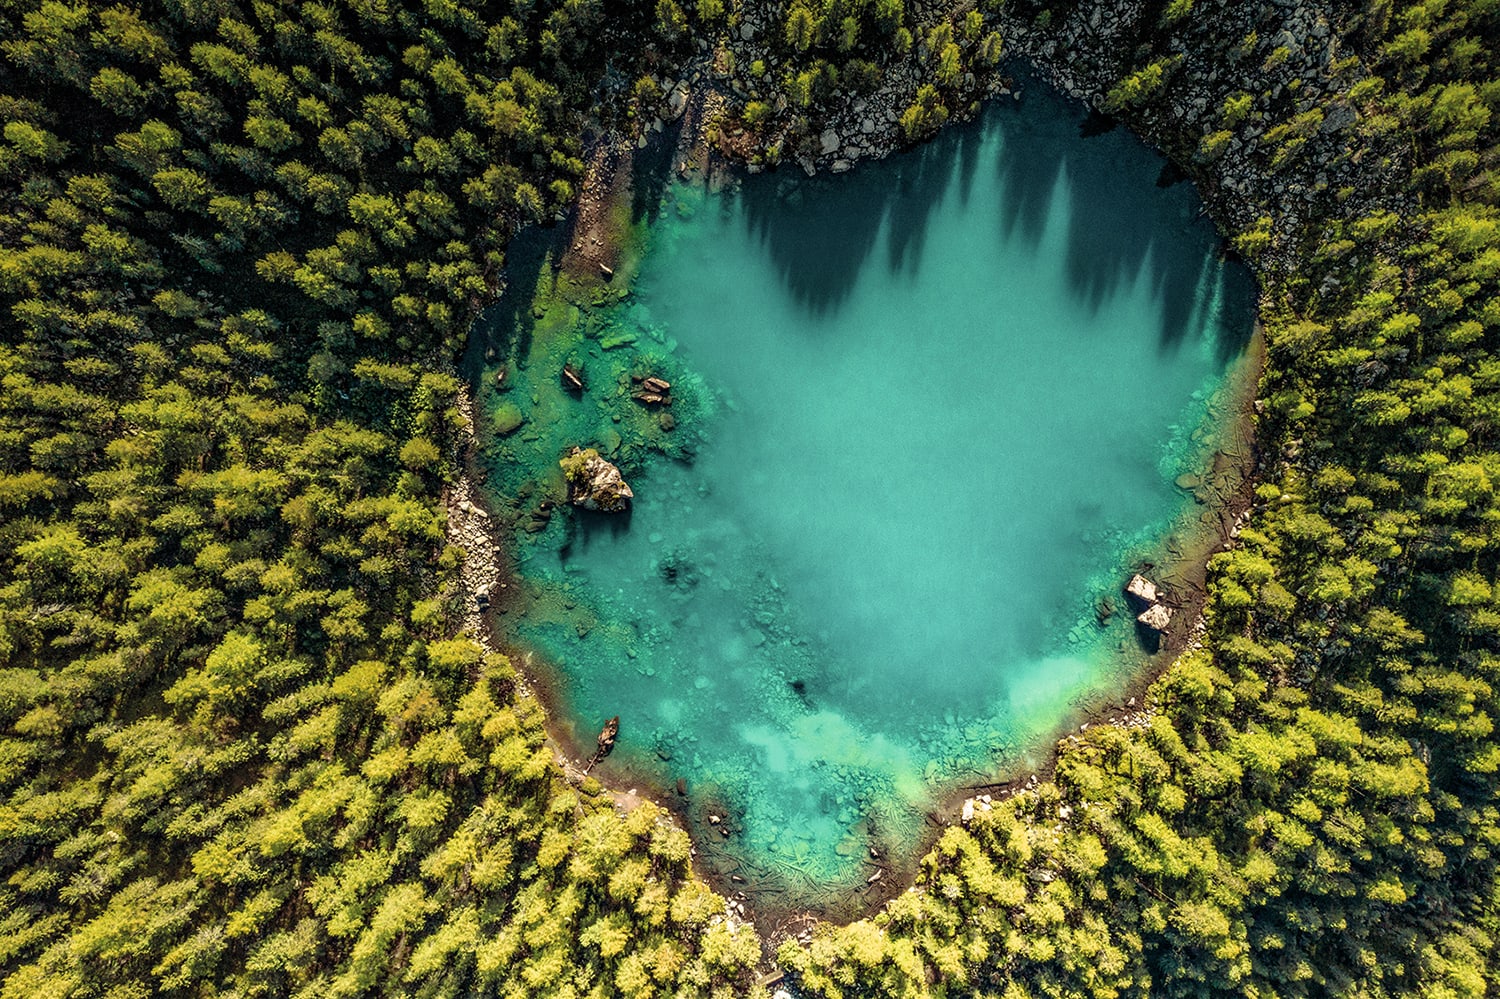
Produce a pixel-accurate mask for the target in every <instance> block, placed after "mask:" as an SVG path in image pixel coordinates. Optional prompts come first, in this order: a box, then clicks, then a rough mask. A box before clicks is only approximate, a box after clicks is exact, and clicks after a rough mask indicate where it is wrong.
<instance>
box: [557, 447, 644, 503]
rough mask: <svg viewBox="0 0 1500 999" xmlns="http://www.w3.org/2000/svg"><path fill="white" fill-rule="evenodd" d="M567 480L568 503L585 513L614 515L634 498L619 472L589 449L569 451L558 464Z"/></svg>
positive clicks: (596, 452) (597, 453)
mask: <svg viewBox="0 0 1500 999" xmlns="http://www.w3.org/2000/svg"><path fill="white" fill-rule="evenodd" d="M558 464H560V465H561V466H562V469H563V475H564V477H565V478H566V479H567V481H568V502H570V503H572V504H573V505H574V506H578V507H582V508H583V509H585V510H602V511H605V512H608V513H614V512H618V511H620V510H624V509H626V508H628V507H629V506H630V500H631V498H632V497H634V496H635V493H633V492H631V490H630V486H629V485H627V484H626V482H625V479H624V477H623V476H621V475H620V470H619V469H618V468H616V467H615V466H614V465H612V464H611V463H610V462H608V461H605V460H604V459H603V458H601V457H599V452H598V451H595V450H594V449H593V448H589V449H588V450H582V449H579V448H576V447H575V448H572V449H570V450H569V451H568V454H567V456H566V457H565V458H563V459H562V460H561V461H560V462H558Z"/></svg>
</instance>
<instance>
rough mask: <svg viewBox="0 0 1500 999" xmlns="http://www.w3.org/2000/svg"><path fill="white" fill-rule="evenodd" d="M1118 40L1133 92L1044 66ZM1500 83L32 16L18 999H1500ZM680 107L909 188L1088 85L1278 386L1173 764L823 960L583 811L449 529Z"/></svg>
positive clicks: (1240, 36) (24, 11) (0, 778)
mask: <svg viewBox="0 0 1500 999" xmlns="http://www.w3.org/2000/svg"><path fill="white" fill-rule="evenodd" d="M1104 7H1108V8H1109V9H1110V11H1112V12H1113V13H1112V14H1111V17H1112V18H1113V21H1112V22H1111V23H1112V24H1113V28H1112V29H1111V30H1114V31H1115V32H1116V35H1114V36H1111V37H1112V40H1113V41H1114V42H1120V41H1121V40H1122V39H1123V40H1124V41H1128V44H1112V45H1110V46H1109V47H1108V51H1107V54H1106V55H1101V54H1100V50H1099V49H1097V47H1090V46H1089V45H1085V44H1067V43H1066V41H1067V40H1068V39H1072V38H1075V37H1080V32H1082V33H1084V34H1087V32H1088V30H1091V29H1090V26H1091V25H1093V26H1095V27H1097V22H1098V15H1099V13H1100V10H1101V9H1102V8H1104ZM1308 11H1312V12H1313V13H1314V14H1315V15H1316V18H1317V22H1316V23H1317V24H1319V25H1322V30H1323V32H1324V34H1323V35H1320V36H1318V40H1319V41H1318V44H1314V41H1315V39H1314V38H1311V37H1298V36H1297V35H1296V34H1295V33H1293V32H1291V31H1289V30H1287V29H1285V28H1284V27H1283V25H1284V24H1285V23H1288V22H1289V21H1290V20H1292V19H1293V18H1294V17H1296V18H1300V20H1298V21H1297V23H1299V24H1301V23H1303V21H1305V20H1306V18H1305V16H1304V15H1306V14H1307V12H1308ZM750 21H753V22H754V23H756V24H760V25H766V24H770V25H772V26H773V27H774V30H772V31H770V32H769V33H767V34H766V35H765V36H764V43H763V44H764V46H765V51H766V53H767V55H766V59H767V61H766V62H764V63H762V64H760V65H758V66H755V65H752V66H743V67H737V66H735V65H733V60H732V59H725V58H721V57H720V56H721V55H722V54H723V53H724V52H725V51H726V49H725V46H724V41H725V39H727V38H731V37H733V36H734V35H735V34H736V33H738V31H739V28H740V27H741V25H742V24H745V23H748V22H750ZM1247 25H1248V26H1249V27H1246V30H1243V31H1241V30H1239V28H1240V27H1244V26H1247ZM1231 26H1233V27H1234V29H1235V30H1233V31H1231V30H1230V28H1231ZM1497 38H1500V3H1496V2H1494V0H1428V2H1425V3H1407V4H1399V5H1398V4H1394V3H1392V2H1388V0H1367V2H1343V0H1322V2H1320V3H1317V4H1315V5H1313V6H1311V7H1309V8H1301V7H1296V6H1295V4H1281V3H1275V2H1271V0H1253V2H1250V3H1245V4H1237V3H1230V2H1229V0H1167V2H1164V3H1163V2H1157V0H1146V2H1141V3H1135V4H1127V5H1124V6H1121V7H1119V8H1116V7H1115V5H1104V4H1090V3H1087V2H1084V0H1078V2H1069V0H1060V2H1056V3H1050V4H1049V3H1044V2H1040V0H1003V2H997V0H984V2H983V3H981V4H979V5H978V6H974V5H969V4H955V5H952V6H945V5H932V6H927V5H923V6H920V7H919V6H917V5H912V6H910V7H907V6H904V5H903V3H902V2H901V0H873V2H871V0H791V2H790V3H788V4H780V3H771V2H769V0H741V2H735V0H729V2H727V3H726V2H724V0H693V2H684V3H679V2H678V0H657V2H656V3H654V4H653V3H649V2H644V0H616V2H614V3H611V4H608V5H606V4H604V3H601V2H599V0H561V2H554V0H509V2H503V3H496V4H491V5H483V6H480V5H469V4H466V3H464V2H462V0H421V2H417V0H350V2H339V0H309V2H304V3H300V4H293V3H288V2H284V0H163V2H154V0H146V2H123V3H111V2H107V0H77V2H72V3H69V2H64V0H6V3H5V9H4V14H3V18H0V51H3V59H0V82H3V87H0V93H3V96H0V119H3V143H0V172H3V175H4V184H3V187H0V206H3V207H0V211H3V217H0V234H3V236H0V308H3V311H4V319H3V320H0V788H3V791H0V874H3V879H0V999H41V997H48V999H67V997H80V999H83V997H102V999H103V997H107V999H137V997H140V999H144V997H147V996H156V995H166V996H175V995H180V996H194V997H208V996H224V997H251V996H302V997H322V996H365V995H388V996H409V997H418V996H421V997H437V996H450V997H458V996H470V995H484V996H492V995H493V996H502V997H506V999H512V997H514V999H520V997H530V996H543V995H545V996H559V997H570V996H571V997H585V996H589V997H605V996H615V995H621V996H627V997H631V999H649V997H656V996H661V997H668V996H682V997H687V996H709V995H712V996H729V995H750V996H764V995H766V994H768V992H769V989H768V988H767V986H766V985H763V984H761V981H762V973H763V972H764V971H765V970H766V969H767V968H768V967H769V964H768V956H767V954H766V953H765V949H766V948H767V947H768V946H774V954H772V955H770V957H773V958H774V960H775V962H776V963H777V964H778V965H779V967H780V968H781V969H784V971H785V972H786V973H787V976H788V978H787V981H788V982H789V983H791V984H792V985H794V986H795V987H796V988H797V989H798V991H799V993H800V994H803V995H809V996H827V997H842V996H858V995H892V996H913V997H915V996H986V997H996V999H1000V997H1003V999H1026V997H1044V996H1046V997H1065V996H1066V997H1074V996H1077V997H1083V996H1090V997H1094V996H1104V997H1111V996H1148V995H1149V996H1153V997H1156V996H1208V995H1220V994H1224V993H1231V992H1232V993H1237V994H1243V995H1247V996H1253V997H1259V999H1272V997H1288V999H1290V997H1298V996H1326V995H1349V996H1361V997H1381V996H1398V995H1400V996H1405V995H1421V996H1430V997H1433V999H1450V997H1451V999H1460V997H1464V999H1479V997H1483V996H1486V995H1489V994H1491V993H1492V992H1493V991H1494V989H1495V988H1496V987H1497V985H1500V949H1497V948H1500V936H1497V935H1500V898H1497V865H1496V857H1495V852H1496V850H1497V849H1500V810H1497V800H1496V799H1497V791H1500V785H1497V772H1500V745H1497V743H1496V741H1495V738H1494V733H1493V719H1494V717H1495V715H1496V712H1497V709H1500V705H1497V703H1496V701H1497V692H1496V685H1497V683H1500V587H1497V559H1500V450H1497V447H1500V440H1497V437H1500V359H1497V358H1496V357H1495V356H1493V354H1492V350H1493V348H1494V346H1495V345H1496V344H1497V342H1500V175H1497V173H1496V170H1497V167H1500V147H1497V143H1496V137H1497V129H1500V122H1497V112H1500V73H1497V70H1496V67H1495V66H1494V65H1493V59H1494V56H1493V54H1492V52H1493V50H1494V49H1495V40H1496V39H1497ZM1059 39H1062V40H1064V42H1065V43H1064V44H1059ZM1017 53H1020V54H1017ZM704 59H709V60H711V61H712V65H713V67H714V69H715V72H716V73H717V78H718V79H720V80H722V81H733V82H734V83H735V84H738V83H739V82H740V80H741V79H742V78H744V79H748V80H750V83H749V84H748V85H745V86H739V85H736V86H729V85H728V83H727V82H726V84H725V86H724V87H723V90H724V95H725V101H726V105H727V108H728V110H727V111H726V113H725V115H724V117H723V118H722V119H721V120H719V121H718V122H716V123H715V128H716V129H717V130H718V131H719V134H720V135H721V137H722V144H723V146H724V149H725V152H726V154H729V155H735V156H745V157H746V158H748V159H749V160H750V161H751V162H752V163H753V164H754V165H756V166H757V167H759V166H763V165H764V166H774V165H775V164H776V163H778V162H780V161H781V160H783V159H789V158H792V157H795V156H797V155H798V154H799V153H800V152H802V151H804V150H806V149H807V148H809V147H811V146H814V145H816V142H817V136H818V133H819V131H820V125H821V124H822V123H823V121H824V120H825V118H826V117H827V116H828V115H830V114H832V113H834V111H835V110H836V109H837V108H838V107H839V106H840V105H841V102H848V101H850V100H852V99H856V98H858V97H859V96H861V95H868V94H870V93H873V92H875V91H876V90H878V89H879V88H881V87H884V86H886V85H888V84H891V83H893V81H894V82H900V81H907V83H909V90H910V96H909V100H908V101H907V102H906V106H905V110H904V111H903V113H902V114H901V116H900V128H901V131H902V133H903V137H904V140H905V141H909V142H916V141H920V140H921V139H923V138H925V137H927V136H929V135H931V134H932V133H933V132H934V131H935V130H936V129H938V128H940V127H941V126H942V125H943V124H945V123H946V122H948V121H950V120H956V119H961V118H963V117H966V116H968V115H970V114H972V113H973V110H974V107H975V102H976V101H978V100H979V99H980V98H981V96H982V95H983V93H984V86H985V83H986V81H987V80H988V79H990V78H992V76H993V74H996V73H1003V72H1005V71H1006V67H1007V62H1006V60H1007V59H1018V60H1024V59H1030V60H1032V61H1034V62H1035V63H1036V64H1037V65H1038V66H1039V68H1041V69H1042V70H1048V69H1051V70H1054V71H1057V72H1066V73H1070V74H1073V75H1074V77H1075V78H1076V79H1082V80H1085V81H1087V86H1085V88H1084V89H1085V90H1090V92H1091V93H1092V94H1093V96H1094V98H1095V100H1096V103H1097V106H1098V107H1099V108H1100V110H1101V111H1102V112H1104V113H1107V114H1110V115H1113V116H1115V117H1117V118H1118V119H1119V120H1121V121H1123V122H1124V123H1126V124H1127V125H1129V126H1130V127H1131V128H1133V129H1135V130H1137V131H1138V132H1139V133H1140V134H1142V135H1143V136H1145V137H1146V138H1147V139H1148V140H1149V141H1151V142H1153V143H1154V144H1156V145H1157V146H1158V147H1159V148H1161V149H1162V150H1163V151H1164V152H1165V153H1166V154H1167V155H1168V156H1170V157H1171V158H1172V160H1173V161H1174V162H1175V163H1177V164H1178V165H1179V166H1180V167H1181V168H1182V169H1183V170H1185V171H1186V172H1187V173H1188V174H1189V175H1190V176H1192V177H1193V179H1194V180H1195V182H1197V183H1198V184H1199V186H1200V189H1201V190H1203V191H1204V192H1205V197H1206V200H1207V201H1208V203H1209V205H1210V207H1211V208H1212V210H1213V211H1214V214H1215V217H1216V219H1217V220H1218V221H1219V223H1220V225H1221V227H1222V228H1223V229H1224V230H1225V232H1226V235H1227V236H1228V237H1230V239H1231V243H1232V246H1233V248H1234V250H1235V252H1237V253H1238V254H1239V255H1240V256H1241V257H1242V258H1243V259H1245V260H1246V261H1247V262H1249V263H1250V264H1251V265H1252V267H1253V268H1254V269H1255V272H1256V274H1257V277H1258V279H1259V280H1260V283H1261V319H1262V322H1263V324H1264V328H1265V334H1266V338H1267V341H1268V345H1269V351H1268V363H1267V368H1266V371H1265V372H1264V374H1263V377H1262V385H1261V391H1260V397H1261V400H1260V402H1261V404H1260V406H1259V407H1258V408H1259V410H1260V415H1259V418H1258V427H1257V436H1258V439H1259V442H1260V443H1259V446H1260V451H1261V464H1260V467H1259V469H1258V482H1259V485H1258V488H1257V490H1256V500H1255V504H1254V509H1253V514H1252V517H1251V520H1250V523H1249V526H1248V527H1247V528H1246V529H1245V530H1244V531H1242V532H1241V533H1240V535H1239V539H1238V543H1237V545H1236V546H1235V547H1234V549H1233V550H1231V551H1227V552H1225V553H1223V554H1220V555H1218V556H1216V557H1215V558H1214V560H1213V563H1212V565H1211V575H1210V580H1211V582H1210V591H1211V597H1210V601H1209V605H1208V609H1207V612H1206V616H1207V634H1206V638H1205V641H1204V643H1203V645H1202V647H1201V648H1198V649H1196V650H1195V651H1193V652H1191V653H1190V654H1188V655H1185V656H1184V657H1183V658H1182V659H1181V660H1180V661H1179V662H1177V663H1176V664H1175V665H1173V666H1172V667H1171V668H1170V669H1169V670H1168V671H1167V672H1166V673H1165V674H1164V675H1163V676H1162V678H1161V679H1160V680H1159V681H1158V682H1157V684H1156V685H1155V687H1154V688H1153V691H1152V698H1151V699H1152V703H1153V705H1154V707H1155V713H1154V715H1153V717H1152V721H1151V724H1150V725H1149V726H1148V727H1146V728H1144V729H1125V728H1117V727H1112V726H1092V727H1090V728H1089V730H1088V731H1087V732H1086V733H1083V734H1081V735H1079V736H1075V737H1071V738H1069V739H1068V740H1065V741H1064V742H1063V743H1062V744H1060V746H1059V749H1058V759H1057V769H1056V773H1055V776H1054V778H1053V779H1052V780H1050V781H1047V782H1044V783H1043V784H1042V785H1041V787H1040V788H1039V790H1037V791H1036V792H1033V793H1028V794H1024V795H1020V796H1018V797H1016V798H1014V799H1012V800H1011V801H1009V802H1007V803H1005V804H1003V805H1000V806H997V807H996V808H995V809H994V810H992V811H990V812H986V813H982V814H980V815H976V817H975V819H974V821H973V822H971V823H969V824H968V825H967V826H958V825H955V826H953V827H950V828H949V829H947V830H946V831H945V832H944V833H943V835H942V837H941V839H940V840H939V841H938V842H937V844H936V846H935V848H934V849H933V850H932V852H931V853H930V854H929V855H928V856H927V857H926V858H925V859H924V860H923V862H922V865H921V870H920V873H919V875H918V877H917V881H916V885H915V889H914V890H912V891H909V892H905V893H902V894H900V895H899V896H898V897H897V898H896V899H895V900H894V901H893V902H891V903H890V904H889V905H888V906H886V907H885V908H884V909H883V910H882V911H881V912H879V913H878V914H876V915H873V916H872V917H871V918H869V919H865V920H860V921H857V922H854V923H852V924H850V925H847V926H836V925H832V924H823V925H820V926H819V927H818V928H817V929H816V931H815V932H814V933H813V935H812V939H811V941H810V942H809V943H806V944H804V943H802V942H799V941H796V940H791V941H786V942H779V946H776V944H778V942H776V941H763V940H762V939H761V938H760V936H759V935H758V934H757V933H756V932H755V930H754V928H753V927H751V926H750V925H748V924H746V923H744V922H743V921H742V920H739V919H736V918H735V917H734V916H733V914H732V913H731V912H730V911H729V910H728V909H727V908H726V902H725V899H724V897H723V896H721V895H719V894H716V893H715V892H714V891H712V890H711V889H710V888H708V887H707V886H706V885H705V884H704V883H703V882H702V881H701V880H699V879H697V878H696V877H695V876H694V875H693V873H692V869H691V864H690V859H691V858H690V849H691V844H690V842H689V840H688V838H687V836H686V834H685V833H683V832H682V831H681V830H680V829H679V828H677V827H676V826H675V825H674V824H673V823H671V822H670V821H668V819H667V817H666V815H665V814H664V813H662V812H661V811H660V810H659V809H657V808H656V807H655V806H652V805H649V804H647V805H644V806H642V807H640V808H637V809H636V810H634V811H632V812H630V813H629V815H628V816H626V817H624V818H622V817H620V815H619V814H618V813H617V812H616V810H615V807H614V805H613V802H612V801H611V799H610V798H609V796H608V794H607V793H606V791H605V789H604V788H603V787H602V786H601V785H600V784H599V783H598V782H597V781H594V780H584V781H582V782H581V783H579V784H577V785H574V784H571V783H569V782H568V781H566V780H564V778H563V775H562V772H561V770H560V769H559V767H558V766H557V764H556V763H555V761H554V758H553V754H552V751H551V749H550V748H549V747H548V745H547V743H546V741H545V730H544V727H543V723H544V717H543V711H542V709H541V707H540V706H539V704H538V702H537V700H536V699H535V698H534V697H532V696H531V695H530V694H529V693H528V692H527V690H526V688H525V685H524V684H523V683H522V682H521V678H520V677H519V676H518V674H517V672H516V670H515V668H514V667H513V665H512V664H511V663H510V662H509V661H508V660H507V659H506V658H505V657H504V656H503V655H500V654H498V653H494V652H486V651H485V650H484V649H483V648H482V647H481V646H480V645H479V644H477V643H476V642H475V641H474V640H473V637H472V636H469V635H466V634H463V633H462V632H461V630H460V620H461V617H462V602H463V601H464V600H466V599H469V598H468V597H467V596H466V595H464V594H463V593H462V592H460V590H459V588H458V587H457V585H456V579H457V568H458V566H459V565H460V564H461V562H462V560H463V558H464V556H465V553H464V552H462V551H461V550H459V549H457V548H456V547H453V546H452V545H450V544H449V543H448V542H447V540H446V538H447V535H446V532H445V518H446V514H445V506H444V499H445V491H446V489H447V488H448V487H449V486H450V485H451V483H452V482H453V481H454V480H455V479H456V477H457V474H458V472H459V468H458V461H459V443H458V438H459V432H460V430H461V418H460V417H459V415H458V403H457V400H458V399H459V397H460V395H461V393H462V392H464V391H465V385H464V383H463V382H462V381H461V380H460V378H459V377H458V376H457V374H456V371H455V363H454V362H455V358H456V356H457V354H458V353H459V352H460V351H461V350H462V349H463V345H464V340H465V336H466V331H467V329H468V325H469V323H470V322H471V321H472V319H473V317H474V315H475V314H476V312H477V310H478V309H479V307H480V306H482V305H483V304H484V303H486V302H488V301H490V300H492V298H493V297H494V295H495V294H496V292H497V290H498V288H499V286H500V282H501V281H502V280H503V273H504V271H503V269H504V264H505V252H506V247H507V244H508V241H509V239H510V238H511V236H512V235H513V234H514V233H515V232H516V231H517V230H518V229H520V228H521V227H523V226H526V225H530V224H537V223H544V224H545V223H550V222H551V221H553V220H556V219H557V218H559V217H560V216H564V215H565V214H566V213H567V212H568V211H570V210H571V208H572V206H573V205H574V202H575V200H576V199H577V197H578V193H579V186H580V184H581V182H582V179H583V177H584V175H585V159H586V157H587V155H588V153H589V150H590V148H591V143H594V142H597V141H598V136H599V135H601V134H604V133H623V134H627V135H629V134H633V130H637V129H640V128H642V127H643V125H644V124H645V123H647V122H648V121H649V120H651V119H652V118H654V117H656V116H658V115H659V114H660V113H661V102H662V101H663V100H664V95H663V94H662V93H661V92H660V89H659V88H658V87H657V86H656V82H655V81H657V80H659V79H660V78H662V77H663V76H665V75H669V74H671V75H676V76H683V75H684V71H685V67H687V66H688V65H689V64H690V63H694V61H695V60H698V61H702V60H704ZM1220 67H1231V68H1232V72H1230V73H1227V74H1218V73H1217V69H1218V68H1220ZM710 75H713V74H710ZM1215 88H1217V89H1215ZM1205 93H1210V94H1212V95H1213V97H1214V99H1213V100H1212V101H1211V102H1207V103H1205V102H1204V101H1203V100H1202V97H1203V95H1204V94H1205ZM735 135H745V136H750V137H752V139H753V141H751V142H750V143H749V144H748V146H747V145H743V144H741V145H736V144H735V142H734V141H731V140H732V139H733V137H734V136H735ZM1247 171H1248V172H1247Z"/></svg>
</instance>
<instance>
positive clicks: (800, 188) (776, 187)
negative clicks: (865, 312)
mask: <svg viewBox="0 0 1500 999" xmlns="http://www.w3.org/2000/svg"><path fill="white" fill-rule="evenodd" d="M981 140H982V134H981V132H980V131H979V130H978V127H977V123H970V124H966V125H959V126H955V127H954V128H951V129H949V130H948V131H947V132H945V133H943V134H942V135H941V136H939V137H938V138H937V139H936V140H934V141H933V142H931V143H928V144H927V145H925V146H922V147H920V148H918V149H915V150H913V151H911V152H909V153H904V154H901V155H898V156H892V157H890V158H889V159H886V160H883V161H880V162H877V163H868V164H862V165H861V166H860V168H859V169H858V170H855V171H853V172H852V173H848V174H843V175H839V176H835V177H828V176H822V175H819V176H817V177H812V178H803V177H801V176H795V177H794V176H790V175H788V174H767V175H763V176H760V177H752V178H749V179H748V180H747V181H746V182H745V184H744V185H743V186H742V188H741V190H740V193H739V199H740V204H741V206H742V207H743V209H744V212H745V217H746V220H747V225H748V227H749V230H750V233H751V235H752V236H754V237H757V238H759V239H760V240H761V242H762V243H763V244H764V245H765V247H766V250H767V252H768V253H769V254H770V256H771V260H772V261H773V263H774V264H775V267H776V269H777V271H778V272H779V273H780V275H781V278H782V280H783V281H784V282H785V283H786V286H787V288H788V290H789V291H790V292H791V294H792V296H793V298H794V299H795V300H796V301H797V302H798V303H799V304H800V305H802V306H804V307H806V308H808V309H810V310H812V311H813V312H814V313H818V314H823V313H828V312H832V311H835V310H837V309H838V308H839V307H840V306H841V305H842V304H843V303H844V302H845V300H847V299H848V297H849V295H850V293H851V292H852V291H853V289H854V286H855V285H856V283H857V282H858V280H859V276H860V273H861V272H862V271H863V270H864V267H865V265H866V263H867V262H869V260H870V257H871V254H872V253H873V252H874V249H875V246H876V243H877V242H878V240H879V238H880V234H881V230H882V227H885V226H887V225H888V226H889V230H888V239H889V247H890V253H889V258H888V260H887V264H888V266H889V268H890V270H891V272H892V273H895V272H899V271H903V270H904V271H907V272H914V271H915V270H916V269H917V267H918V266H919V265H920V262H921V257H922V252H923V248H924V245H925V239H926V234H927V228H928V224H929V222H930V219H931V216H932V213H933V211H934V210H935V209H936V208H937V207H938V204H939V202H940V201H941V198H942V195H943V193H944V192H945V191H946V190H947V189H948V187H949V185H950V184H951V183H952V182H953V181H954V180H955V171H956V172H957V178H956V179H957V181H958V194H959V197H961V198H963V199H965V200H967V197H968V192H969V190H970V189H971V187H972V183H973V174H974V171H975V169H976V168H977V167H978V163H979V146H980V142H981Z"/></svg>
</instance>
